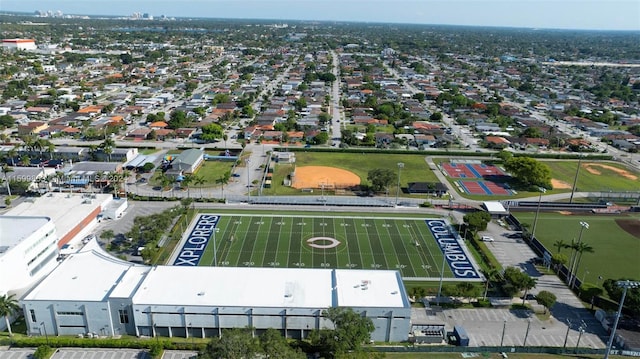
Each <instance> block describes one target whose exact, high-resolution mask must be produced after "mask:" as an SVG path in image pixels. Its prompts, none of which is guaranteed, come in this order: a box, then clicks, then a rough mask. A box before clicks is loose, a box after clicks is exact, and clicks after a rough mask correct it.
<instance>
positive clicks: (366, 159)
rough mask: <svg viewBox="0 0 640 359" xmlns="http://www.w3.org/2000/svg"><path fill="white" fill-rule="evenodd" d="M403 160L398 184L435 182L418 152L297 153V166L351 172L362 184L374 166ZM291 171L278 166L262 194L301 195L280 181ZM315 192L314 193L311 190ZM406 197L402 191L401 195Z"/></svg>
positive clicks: (388, 165) (393, 165)
mask: <svg viewBox="0 0 640 359" xmlns="http://www.w3.org/2000/svg"><path fill="white" fill-rule="evenodd" d="M399 162H402V163H404V168H403V169H402V171H401V174H400V186H401V187H402V188H405V189H406V187H407V184H408V183H409V182H437V181H438V179H437V177H436V175H435V174H434V173H433V172H432V171H431V170H430V169H429V166H428V165H427V163H426V161H425V156H424V155H417V154H415V155H414V154H377V153H341V152H339V153H326V152H296V164H295V165H296V167H302V166H327V167H336V168H341V169H344V170H348V171H351V172H353V173H355V174H356V175H358V176H359V177H360V181H361V183H367V182H368V181H367V173H368V172H369V171H370V170H372V169H376V168H388V169H390V170H392V171H394V173H397V171H398V163H399ZM292 170H293V165H277V166H276V168H275V172H274V174H273V184H272V187H271V188H267V189H264V190H263V191H262V193H263V194H264V195H291V194H302V193H301V192H300V191H299V190H297V189H293V188H290V187H284V186H283V185H282V181H283V180H284V178H286V176H287V175H288V174H290V173H291V171H292ZM395 192H396V186H395V182H394V186H391V188H390V191H389V196H395ZM312 194H316V195H317V193H312ZM403 195H404V196H409V195H408V194H406V193H401V194H400V196H403Z"/></svg>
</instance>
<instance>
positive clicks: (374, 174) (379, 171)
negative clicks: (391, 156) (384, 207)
mask: <svg viewBox="0 0 640 359" xmlns="http://www.w3.org/2000/svg"><path fill="white" fill-rule="evenodd" d="M395 178H396V174H395V172H394V171H392V170H390V169H388V168H375V169H372V170H371V171H369V173H368V174H367V180H368V181H369V182H370V183H371V188H372V189H373V190H374V191H376V192H380V191H382V190H383V189H385V188H388V187H389V185H390V184H392V183H393V181H394V180H395Z"/></svg>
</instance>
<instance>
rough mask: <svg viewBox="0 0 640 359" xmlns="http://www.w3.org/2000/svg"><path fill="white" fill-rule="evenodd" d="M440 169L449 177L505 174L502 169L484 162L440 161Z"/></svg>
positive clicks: (501, 175)
mask: <svg viewBox="0 0 640 359" xmlns="http://www.w3.org/2000/svg"><path fill="white" fill-rule="evenodd" d="M442 169H443V170H444V171H445V173H446V175H447V176H449V177H451V178H487V177H503V176H507V174H506V173H504V171H502V170H501V169H500V168H498V167H496V166H494V165H487V164H484V163H458V162H450V163H446V162H445V163H442Z"/></svg>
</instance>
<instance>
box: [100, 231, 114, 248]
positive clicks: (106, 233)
mask: <svg viewBox="0 0 640 359" xmlns="http://www.w3.org/2000/svg"><path fill="white" fill-rule="evenodd" d="M114 237H115V234H114V233H113V230H112V229H105V230H104V231H102V234H100V238H102V239H104V240H106V241H107V246H108V245H109V244H110V243H111V240H112V239H113V238H114Z"/></svg>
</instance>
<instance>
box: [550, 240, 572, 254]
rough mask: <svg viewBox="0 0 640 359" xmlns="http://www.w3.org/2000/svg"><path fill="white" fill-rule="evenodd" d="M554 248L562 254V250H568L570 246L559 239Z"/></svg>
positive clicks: (554, 243)
mask: <svg viewBox="0 0 640 359" xmlns="http://www.w3.org/2000/svg"><path fill="white" fill-rule="evenodd" d="M553 246H554V247H556V249H557V252H558V253H560V250H561V249H562V248H567V247H568V246H569V245H568V244H567V243H566V242H565V241H564V240H562V239H558V240H557V241H555V242H553Z"/></svg>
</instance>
